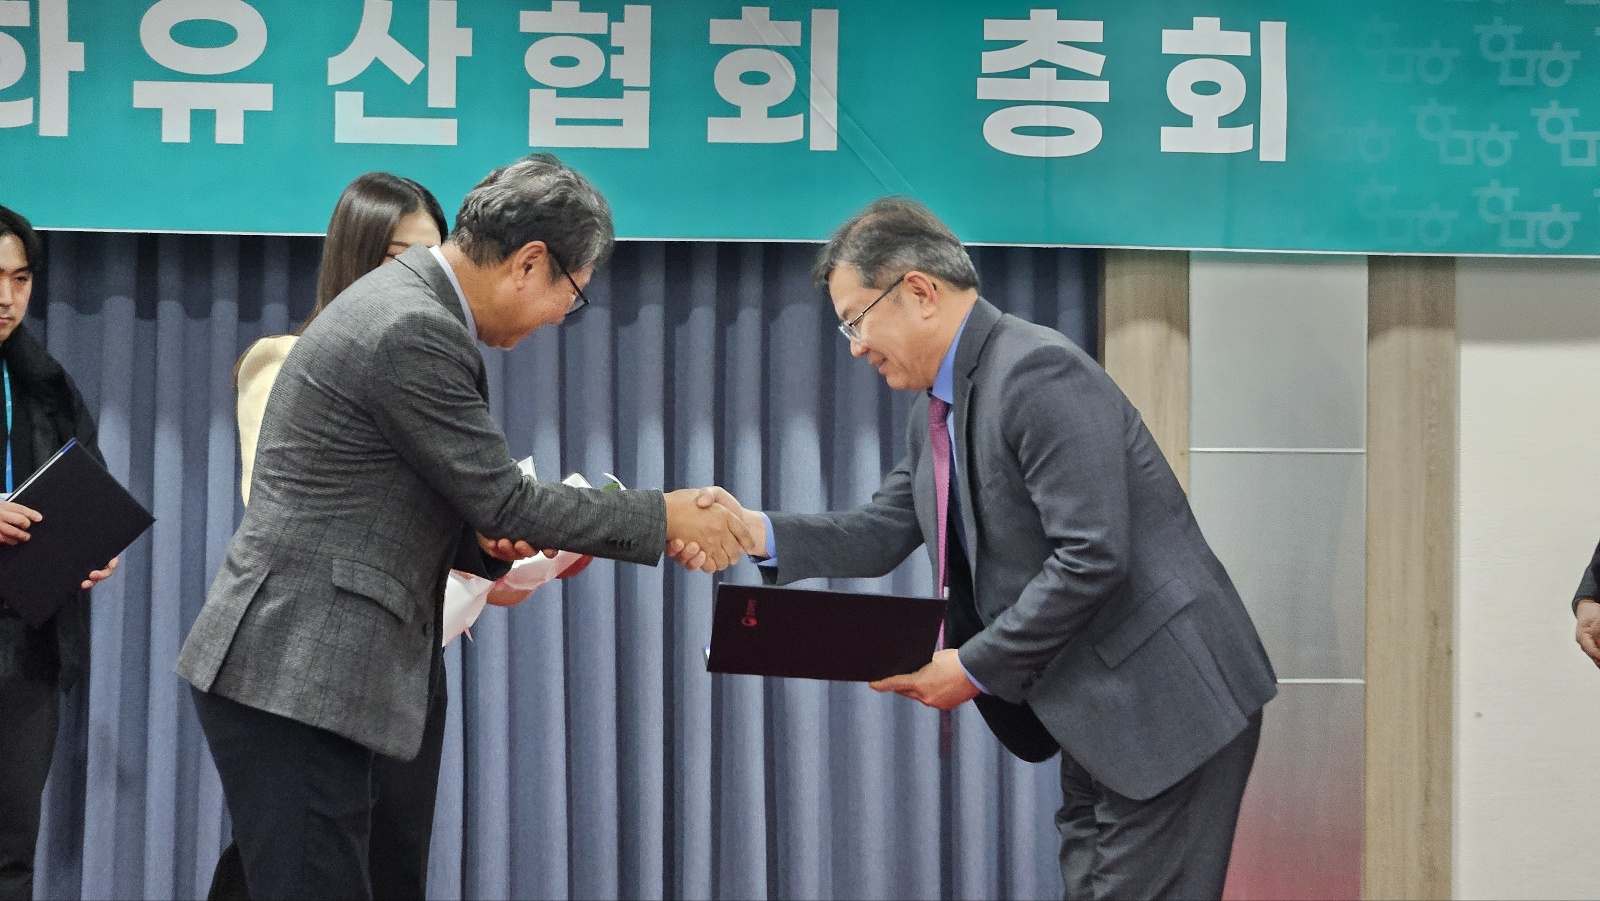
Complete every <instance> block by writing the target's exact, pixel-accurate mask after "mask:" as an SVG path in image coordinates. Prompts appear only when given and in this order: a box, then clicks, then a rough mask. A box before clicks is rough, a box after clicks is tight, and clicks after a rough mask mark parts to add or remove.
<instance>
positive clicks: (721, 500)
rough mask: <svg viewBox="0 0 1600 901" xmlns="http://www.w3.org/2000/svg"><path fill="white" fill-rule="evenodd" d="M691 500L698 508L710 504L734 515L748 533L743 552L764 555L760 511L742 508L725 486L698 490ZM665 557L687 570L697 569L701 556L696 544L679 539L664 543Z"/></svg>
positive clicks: (764, 536)
mask: <svg viewBox="0 0 1600 901" xmlns="http://www.w3.org/2000/svg"><path fill="white" fill-rule="evenodd" d="M695 503H696V504H698V505H699V506H700V508H701V509H710V508H711V507H712V506H713V505H715V506H719V507H722V508H724V509H726V510H727V511H728V512H729V513H732V514H733V515H734V516H736V517H738V519H739V521H740V522H743V523H744V527H745V529H746V530H747V531H749V533H750V543H749V544H748V545H745V553H747V554H749V555H751V556H753V557H762V558H765V557H766V554H767V518H766V517H765V516H762V515H761V511H759V510H746V509H745V508H744V505H743V504H741V503H739V499H738V498H736V497H734V496H733V495H731V494H729V493H728V491H727V489H725V488H721V487H718V486H716V485H712V486H711V487H709V488H702V489H700V496H699V497H697V498H695ZM667 556H668V557H671V558H672V559H674V560H676V561H678V562H679V563H681V564H683V565H684V566H686V567H688V568H689V569H699V568H700V566H701V564H702V562H703V561H704V559H705V555H704V554H703V553H702V552H701V550H700V546H699V545H697V544H694V543H692V542H685V541H681V540H680V541H669V542H667Z"/></svg>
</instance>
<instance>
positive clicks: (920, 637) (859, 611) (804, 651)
mask: <svg viewBox="0 0 1600 901" xmlns="http://www.w3.org/2000/svg"><path fill="white" fill-rule="evenodd" d="M944 609H945V602H944V601H942V600H940V599H938V598H927V597H902V596H899V595H887V594H857V593H853V592H846V591H810V590H805V589H799V588H773V587H769V586H762V585H727V584H723V585H719V586H717V599H716V606H715V608H714V610H713V612H712V615H711V616H712V619H711V647H710V648H709V649H708V652H707V656H706V669H707V670H709V671H710V672H713V673H743V674H746V675H752V676H788V677H792V678H799V679H835V680H840V681H846V682H872V681H875V680H877V679H884V678H887V677H889V676H894V675H898V674H900V673H912V672H916V671H917V670H919V669H921V668H922V667H923V666H925V665H927V663H928V661H930V660H932V659H933V652H934V650H935V645H936V644H937V643H938V640H939V627H940V625H942V624H943V623H944Z"/></svg>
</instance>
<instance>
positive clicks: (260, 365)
mask: <svg viewBox="0 0 1600 901" xmlns="http://www.w3.org/2000/svg"><path fill="white" fill-rule="evenodd" d="M294 342H295V336H294V335H269V336H268V337H265V338H262V339H261V340H260V341H257V342H256V343H254V344H252V345H250V348H249V349H248V350H246V351H245V352H244V357H243V358H242V359H240V360H239V378H238V390H239V462H240V471H239V494H241V495H242V496H243V497H244V502H245V503H246V504H248V503H250V474H251V473H252V472H253V471H254V470H255V465H256V440H257V439H259V438H260V437H261V416H262V414H263V413H265V412H266V409H267V395H268V394H270V393H271V392H272V383H273V382H274V381H277V378H278V370H280V369H282V368H283V361H284V359H285V358H286V357H288V356H289V350H290V348H292V347H294Z"/></svg>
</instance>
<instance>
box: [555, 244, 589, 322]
mask: <svg viewBox="0 0 1600 901" xmlns="http://www.w3.org/2000/svg"><path fill="white" fill-rule="evenodd" d="M550 259H552V260H555V262H556V266H558V267H559V268H560V269H561V274H562V275H564V276H566V277H567V283H568V284H570V285H572V290H573V292H574V296H573V298H572V306H570V307H567V313H566V315H568V316H571V315H572V314H573V313H576V312H578V311H579V310H581V309H583V308H584V307H586V306H588V305H589V298H587V297H585V296H584V295H583V289H582V288H580V287H578V282H577V280H576V279H574V278H573V277H572V273H571V272H569V271H567V267H566V266H563V265H562V264H561V261H560V260H556V258H555V255H554V254H551V256H550Z"/></svg>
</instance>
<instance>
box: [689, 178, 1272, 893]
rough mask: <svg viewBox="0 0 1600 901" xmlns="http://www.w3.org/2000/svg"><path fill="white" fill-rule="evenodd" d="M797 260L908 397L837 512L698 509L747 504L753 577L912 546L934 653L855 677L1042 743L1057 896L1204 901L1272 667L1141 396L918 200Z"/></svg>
mask: <svg viewBox="0 0 1600 901" xmlns="http://www.w3.org/2000/svg"><path fill="white" fill-rule="evenodd" d="M813 274H814V275H815V276H816V278H817V280H818V281H819V282H822V283H825V284H826V285H827V286H828V291H829V294H830V295H831V297H832V301H833V308H834V312H835V313H837V314H838V317H839V321H840V324H839V329H840V331H841V332H843V333H844V336H845V337H846V338H847V339H849V341H850V352H851V353H852V354H853V355H855V356H857V357H860V358H864V359H865V360H866V361H867V362H868V363H869V364H871V365H872V367H873V368H874V369H876V370H878V372H879V373H880V374H881V375H882V376H883V378H884V380H885V381H886V382H888V384H889V386H890V387H891V388H896V389H899V390H903V391H914V392H916V393H917V396H916V399H915V400H914V401H913V402H912V405H911V417H910V422H909V423H908V424H907V427H906V444H907V454H906V456H905V457H904V459H902V460H901V461H900V464H899V465H898V466H896V467H895V468H894V470H893V471H891V472H890V473H889V475H888V476H887V478H885V480H884V482H883V485H882V487H880V488H879V489H878V491H877V493H876V494H875V495H873V498H872V500H871V501H870V502H868V503H867V504H864V505H863V506H860V507H857V508H855V509H853V510H846V511H841V512H834V513H822V514H815V515H796V514H785V513H776V512H774V513H771V514H768V515H763V514H760V513H756V512H754V511H745V510H743V509H742V508H740V507H739V505H738V503H737V502H736V501H735V500H734V499H733V498H732V497H730V496H729V495H728V494H727V493H726V492H724V491H721V490H720V489H710V490H708V491H706V492H705V493H704V495H703V496H702V498H701V502H702V503H707V504H709V503H712V502H717V503H720V504H721V505H723V506H726V507H727V508H728V509H730V510H732V511H734V512H736V513H738V514H739V515H740V516H741V518H742V519H744V520H745V523H746V525H747V526H748V527H749V529H750V531H751V532H752V534H753V535H754V537H755V538H756V540H757V542H758V543H761V544H764V545H765V547H766V557H767V560H766V561H765V565H764V566H763V569H762V573H763V577H764V578H765V579H766V580H767V581H769V582H772V581H776V582H782V583H787V582H793V581H796V580H799V579H809V578H816V577H833V578H871V577H876V576H881V575H884V574H886V573H888V572H889V571H890V570H892V569H894V568H895V567H896V566H898V565H899V564H900V563H901V561H903V560H904V559H905V558H906V557H907V556H908V555H910V554H911V553H912V552H913V551H915V550H916V549H917V547H918V546H919V545H921V546H926V547H927V548H928V554H929V557H930V560H931V562H932V563H933V565H934V571H935V573H936V578H937V582H938V584H939V585H941V586H947V589H946V592H947V593H946V596H947V597H948V598H949V613H948V616H947V620H946V624H945V631H944V643H945V649H944V650H940V651H938V652H937V653H935V654H934V656H933V660H932V661H931V662H930V663H928V665H927V666H925V667H923V668H922V669H921V670H919V671H917V672H915V673H910V674H906V675H902V676H895V677H891V678H889V679H885V680H883V681H881V682H876V683H874V684H873V687H874V688H876V689H878V690H879V691H894V692H898V693H899V694H902V695H905V696H906V697H909V698H913V699H915V700H917V701H920V702H922V703H923V704H926V705H928V706H931V707H937V708H939V709H941V710H949V709H951V708H954V707H957V706H959V705H961V704H963V703H966V702H967V701H969V700H975V701H976V702H977V705H978V709H979V711H980V712H981V713H982V714H983V717H984V719H985V720H986V721H987V722H988V724H989V727H990V728H991V730H992V731H993V732H994V733H995V735H996V736H997V737H998V738H999V739H1000V740H1001V742H1002V743H1003V744H1005V746H1006V747H1007V748H1009V749H1010V750H1012V751H1013V752H1014V753H1016V754H1017V755H1018V756H1020V757H1023V758H1024V759H1028V760H1044V759H1047V758H1049V757H1051V756H1053V755H1054V754H1055V753H1057V752H1059V753H1060V754H1061V789H1062V795H1063V804H1062V807H1061V810H1060V812H1059V813H1058V814H1057V815H1056V824H1057V826H1058V827H1059V829H1060V832H1061V855H1060V863H1061V875H1062V878H1063V880H1064V882H1065V888H1066V897H1067V898H1085V899H1088V898H1094V899H1099V898H1119V899H1136V898H1184V899H1195V898H1218V897H1220V896H1221V895H1222V888H1223V881H1224V879H1225V877H1226V875H1227V868H1228V858H1229V854H1230V851H1231V848H1232V844H1233V831H1234V823H1235V821H1236V819H1237V817H1238V812H1239V803H1240V798H1241V796H1242V795H1243V793H1244V788H1245V782H1246V780H1247V779H1248V778H1249V775H1250V768H1251V765H1252V763H1253V762H1254V760H1255V752H1256V745H1257V742H1258V740H1259V738H1260V732H1261V709H1262V707H1263V706H1264V705H1265V704H1266V703H1267V701H1268V700H1269V699H1270V698H1272V697H1273V695H1274V694H1276V692H1277V687H1276V681H1275V679H1274V676H1273V672H1272V666H1271V664H1270V663H1269V662H1268V660H1267V655H1266V652H1265V651H1264V650H1263V649H1262V646H1261V641H1260V639H1259V638H1258V637H1257V635H1256V630H1255V627H1254V625H1253V624H1252V623H1251V621H1250V616H1249V614H1248V613H1247V612H1246V611H1245V608H1244V605H1243V604H1242V603H1241V602H1240V600H1239V595H1238V592H1237V591H1235V590H1234V587H1233V583H1232V582H1231V581H1230V580H1229V579H1228V574H1227V573H1226V572H1225V571H1224V570H1223V568H1222V564H1221V563H1220V562H1218V560H1217V558H1216V556H1215V555H1213V554H1212V552H1211V549H1210V548H1209V547H1208V546H1207V545H1206V541H1205V538H1204V537H1203V536H1202V535H1201V534H1200V527H1199V526H1198V525H1197V524H1196V522H1195V519H1194V515H1193V514H1192V513H1191V512H1190V509H1189V502H1188V499H1187V498H1186V497H1185V496H1184V493H1183V489H1182V488H1181V487H1179V485H1178V481H1177V479H1176V478H1174V476H1173V474H1172V469H1171V468H1170V467H1169V466H1168V465H1167V461H1166V459H1165V458H1164V457H1163V456H1162V455H1161V451H1160V450H1159V449H1158V448H1157V447H1156V444H1155V441H1154V440H1153V439H1152V438H1151V436H1150V432H1149V431H1148V430H1147V429H1146V428H1145V426H1144V422H1143V421H1142V420H1141V418H1140V416H1139V413H1138V411H1137V410H1135V409H1134V408H1133V406H1132V405H1131V404H1129V403H1128V400H1127V398H1125V397H1124V396H1123V394H1122V392H1121V391H1119V390H1118V389H1117V387H1116V385H1115V384H1113V383H1112V381H1111V379H1110V377H1108V376H1107V375H1106V373H1105V370H1103V369H1101V368H1100V366H1099V365H1098V364H1097V363H1096V362H1095V361H1094V359H1093V358H1091V357H1090V356H1089V355H1088V354H1086V353H1084V352H1083V351H1082V350H1081V349H1080V348H1078V347H1077V346H1076V345H1074V344H1073V343H1072V342H1071V341H1069V340H1067V339H1066V338H1065V337H1064V336H1062V335H1061V334H1060V333H1058V332H1055V331H1052V330H1051V329H1047V328H1044V327H1042V326H1038V325H1034V324H1032V323H1029V322H1025V321H1023V320H1021V319H1018V318H1016V317H1015V316H1009V315H1004V314H1002V313H1001V312H1000V311H999V310H998V309H996V308H995V307H994V306H993V305H991V304H990V303H989V302H987V301H985V300H983V299H982V298H981V297H979V296H978V276H977V272H976V270H975V269H974V268H973V265H972V261H971V259H970V258H969V257H968V256H967V253H966V251H965V249H964V248H963V247H962V246H961V242H960V241H959V240H958V239H957V238H956V236H955V235H954V234H953V233H952V232H951V231H950V229H949V228H947V227H946V226H945V225H944V223H942V222H940V221H939V220H938V219H937V218H936V217H935V216H934V215H933V214H932V213H931V212H929V211H928V210H927V208H925V207H923V206H922V205H921V204H919V203H916V202H915V201H911V200H907V199H904V198H887V199H884V200H880V201H878V202H876V203H874V204H872V205H871V206H869V207H867V208H866V209H865V210H864V211H862V212H861V213H859V214H857V215H856V216H855V217H854V218H852V219H851V220H850V221H848V222H846V223H845V224H844V225H843V226H841V227H840V228H839V230H838V231H837V232H835V233H834V235H833V238H832V240H830V241H829V243H828V244H827V246H826V247H824V248H823V250H822V253H821V256H820V257H819V259H818V262H817V265H816V268H815V270H814V273H813ZM697 550H698V549H697V548H694V547H693V546H692V545H678V544H673V545H669V548H668V552H669V553H675V554H677V553H685V554H692V553H694V552H696V551H697ZM685 559H692V558H688V557H686V558H685Z"/></svg>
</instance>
